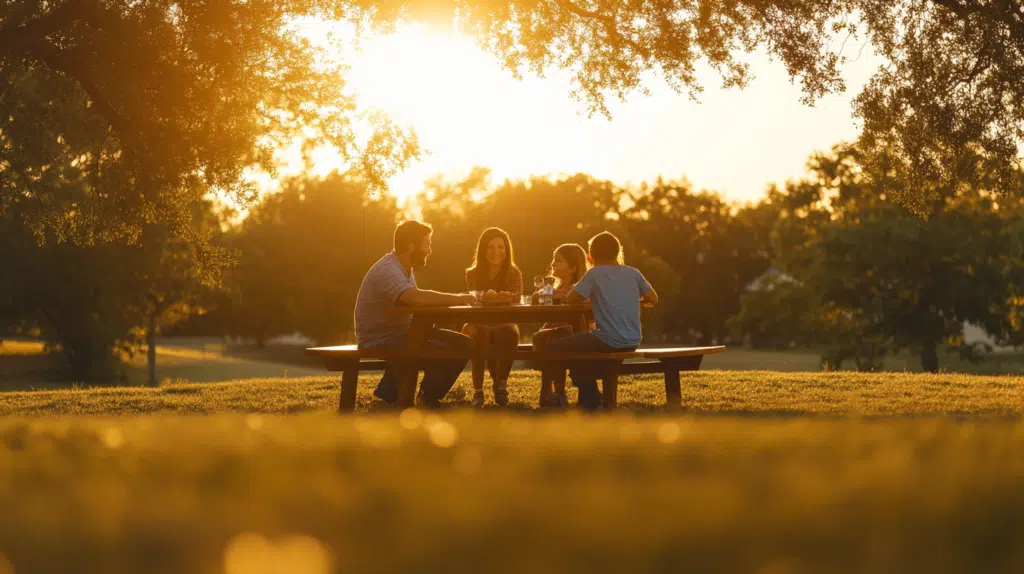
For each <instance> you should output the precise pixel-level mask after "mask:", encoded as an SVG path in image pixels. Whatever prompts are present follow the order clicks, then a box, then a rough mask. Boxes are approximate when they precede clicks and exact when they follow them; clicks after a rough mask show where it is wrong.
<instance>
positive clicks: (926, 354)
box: [921, 341, 939, 373]
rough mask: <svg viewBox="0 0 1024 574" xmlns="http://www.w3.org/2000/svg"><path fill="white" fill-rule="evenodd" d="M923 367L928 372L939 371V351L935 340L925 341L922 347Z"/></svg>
mask: <svg viewBox="0 0 1024 574" xmlns="http://www.w3.org/2000/svg"><path fill="white" fill-rule="evenodd" d="M921 368H922V369H924V370H925V372H928V373H937V372H939V352H938V345H937V344H936V343H935V341H925V343H924V346H923V347H922V348H921Z"/></svg>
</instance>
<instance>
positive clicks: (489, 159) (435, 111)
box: [346, 24, 577, 197]
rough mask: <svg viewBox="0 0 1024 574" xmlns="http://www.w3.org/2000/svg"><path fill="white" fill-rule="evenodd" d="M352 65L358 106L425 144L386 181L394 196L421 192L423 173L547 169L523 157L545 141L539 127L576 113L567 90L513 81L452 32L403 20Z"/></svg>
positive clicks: (365, 44) (364, 46) (365, 45)
mask: <svg viewBox="0 0 1024 574" xmlns="http://www.w3.org/2000/svg"><path fill="white" fill-rule="evenodd" d="M349 65H350V70H349V73H348V74H347V76H346V81H347V82H348V83H349V85H350V87H351V88H352V90H353V91H354V92H355V94H356V97H357V100H358V102H359V105H360V106H361V107H365V108H368V109H369V108H374V109H379V110H382V111H384V112H385V113H386V114H387V115H388V116H389V117H391V119H392V120H394V121H396V122H397V123H398V124H400V125H403V126H407V127H411V128H412V129H413V130H415V132H416V134H417V136H418V137H419V140H420V144H421V145H422V147H423V148H424V151H425V156H424V157H423V159H422V160H421V161H420V162H418V163H417V164H415V165H413V166H411V167H410V168H409V169H408V170H406V171H405V172H404V173H403V174H401V175H400V176H398V177H396V178H394V179H393V180H392V181H391V182H390V184H391V186H390V187H391V192H392V193H394V194H395V195H396V196H399V197H402V196H409V195H412V194H415V193H416V192H418V191H419V190H420V189H421V188H422V184H423V180H424V179H425V178H426V177H429V176H431V175H434V174H437V173H444V174H459V173H460V172H465V171H467V170H468V169H469V168H471V167H472V166H476V165H479V166H485V167H488V168H490V169H491V170H492V172H493V173H494V174H495V176H496V177H506V176H508V177H519V176H521V175H523V174H528V173H537V172H539V171H543V170H544V169H545V167H547V168H548V171H550V168H551V167H552V166H543V165H537V164H536V162H535V161H527V159H526V158H527V157H535V156H536V155H537V154H536V153H535V152H536V151H537V148H538V147H543V145H545V144H544V143H543V136H542V134H541V133H538V130H541V129H542V128H543V127H547V128H551V127H556V128H557V124H558V123H559V122H563V123H564V122H565V120H566V118H568V119H569V120H570V121H571V120H572V119H573V118H576V117H577V115H576V113H575V111H576V110H574V109H573V108H572V105H571V102H569V101H568V99H567V98H565V96H564V92H562V93H558V92H553V91H552V90H553V88H554V86H550V85H545V83H544V82H543V81H542V80H540V79H539V78H533V79H528V80H519V79H516V78H515V77H514V76H513V75H512V73H511V72H510V71H508V70H505V69H502V68H501V66H500V65H499V64H498V61H497V59H496V58H495V57H494V56H493V55H492V54H488V53H486V52H484V51H483V50H482V49H481V48H480V47H479V46H478V45H477V44H476V42H475V41H474V39H473V38H472V37H470V36H467V35H465V34H461V33H459V32H457V31H454V30H453V31H443V32H442V31H437V30H434V29H431V28H429V27H428V26H426V25H421V24H406V25H402V26H399V27H398V28H397V30H396V31H395V33H393V34H388V35H380V36H374V37H371V38H368V39H365V40H363V41H361V42H360V47H359V51H358V53H356V54H354V56H353V57H352V58H351V59H350V63H349ZM553 104H554V105H553ZM527 150H530V151H531V152H532V153H529V154H526V153H524V152H526V151H527ZM564 154H565V150H564V149H563V150H562V151H561V155H564Z"/></svg>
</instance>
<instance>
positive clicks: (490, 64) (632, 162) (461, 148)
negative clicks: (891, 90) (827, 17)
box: [303, 25, 881, 200]
mask: <svg viewBox="0 0 1024 574" xmlns="http://www.w3.org/2000/svg"><path fill="white" fill-rule="evenodd" d="M303 28H305V29H306V30H307V33H311V34H312V35H316V34H318V33H322V31H321V30H318V29H317V26H316V25H312V26H311V27H310V26H304V27H303ZM863 42H864V40H863V39H861V40H859V41H853V40H851V41H849V42H848V43H847V45H846V46H845V48H844V54H845V55H846V56H847V57H848V59H849V60H851V61H850V62H847V63H846V65H845V67H844V68H843V77H844V79H845V80H846V82H847V90H846V92H845V93H842V94H837V95H833V96H828V97H826V98H824V99H822V100H820V101H819V102H817V104H816V106H815V107H807V106H804V105H803V104H801V103H800V96H801V92H800V88H799V86H798V85H795V84H792V83H791V82H790V80H789V78H788V76H787V74H786V70H785V67H784V66H783V64H782V63H781V62H777V61H776V62H771V61H770V60H769V59H768V57H767V56H766V55H764V54H755V55H753V56H751V57H750V58H749V60H748V61H749V62H750V63H751V69H752V71H753V73H754V75H755V79H754V80H753V81H752V82H751V84H750V85H749V86H748V87H747V88H745V89H743V90H738V89H731V90H722V89H719V87H718V86H719V85H720V83H721V82H720V79H719V78H718V76H717V74H716V73H715V72H714V71H712V70H710V69H709V70H705V71H704V72H702V73H701V74H699V75H698V77H699V78H700V79H701V81H702V82H703V84H704V87H705V91H704V93H703V94H701V96H700V103H696V102H692V101H690V99H689V98H688V97H687V96H686V95H685V94H677V93H675V92H673V91H672V90H671V89H670V88H669V87H668V86H667V85H665V83H664V82H663V81H662V80H660V79H658V78H654V77H652V78H651V81H650V82H648V84H647V85H648V88H649V89H650V90H651V92H652V94H651V95H650V96H644V95H641V94H635V95H633V96H631V97H630V98H629V100H628V101H626V102H620V101H618V100H615V101H610V102H609V108H610V109H611V112H612V119H611V120H610V121H609V120H607V119H606V118H604V117H603V116H594V117H592V118H588V117H586V113H585V112H586V109H585V106H584V105H583V104H582V103H579V102H576V101H575V100H573V99H572V98H571V97H570V96H569V93H570V91H571V86H570V84H569V82H568V80H567V78H566V75H564V74H562V73H560V72H555V73H552V74H550V75H549V76H547V77H545V78H538V77H533V76H527V77H525V78H524V79H523V80H521V81H520V80H516V79H515V78H514V77H513V76H512V74H511V73H509V72H507V71H505V70H503V69H501V67H500V66H499V65H498V62H497V60H496V59H495V58H494V57H493V56H491V55H489V54H487V53H485V52H483V51H482V50H480V49H479V48H478V47H477V46H476V45H475V44H474V41H473V39H472V38H471V37H468V36H465V35H461V34H459V33H457V32H454V31H449V32H441V31H436V30H433V29H428V28H426V27H424V26H419V25H408V26H403V27H400V28H399V30H398V32H397V33H396V34H394V35H389V36H376V37H371V38H367V39H364V40H362V42H361V45H360V51H359V52H358V53H355V54H353V55H352V56H351V57H348V58H346V60H347V61H348V62H349V63H350V65H351V70H350V71H349V73H348V74H347V75H346V78H347V80H348V81H349V82H350V83H351V84H350V85H351V86H352V88H353V89H354V90H356V92H357V94H359V97H360V103H361V105H366V106H372V107H376V108H380V109H382V110H383V111H385V112H387V113H388V114H389V115H390V116H391V117H392V118H394V119H395V120H396V121H398V122H399V123H401V124H403V125H408V126H412V127H413V128H414V129H415V130H416V132H417V134H418V136H419V138H420V143H421V145H422V147H423V148H424V149H425V151H426V152H427V154H426V155H424V157H423V158H422V159H421V160H420V161H418V162H417V163H416V164H415V165H413V166H412V167H410V168H409V169H408V170H406V172H404V173H403V174H402V175H400V176H398V177H396V178H394V179H393V180H392V181H391V190H392V192H393V193H395V194H396V195H398V196H407V195H411V194H414V193H416V192H417V191H419V190H420V189H421V188H422V184H423V181H424V179H426V178H427V177H430V176H432V175H434V174H438V173H441V174H444V175H445V176H446V177H448V178H452V179H455V178H458V177H460V176H462V175H465V174H466V173H468V171H469V170H470V168H472V167H473V166H484V167H489V168H491V170H492V172H493V180H494V181H495V182H500V181H502V180H504V179H505V178H512V179H519V178H526V177H528V176H530V175H553V176H558V175H562V174H572V173H577V172H585V173H588V174H591V175H593V176H596V177H598V178H601V179H609V180H611V181H614V182H616V183H618V184H630V183H632V184H638V183H640V182H642V181H653V180H654V179H655V178H657V177H658V176H663V177H664V178H666V179H679V178H681V177H685V178H687V179H689V180H690V181H691V182H692V183H693V184H694V186H695V187H697V188H698V189H701V188H703V189H709V190H715V191H719V192H721V193H722V194H723V195H724V196H725V197H727V198H729V199H735V200H756V199H757V198H759V197H760V196H761V195H762V194H763V192H764V189H765V187H766V185H767V184H768V183H770V182H775V183H779V184H782V183H784V182H785V181H786V180H787V179H795V178H798V177H800V176H802V175H803V174H804V172H805V163H806V161H807V158H808V156H809V155H810V154H811V153H812V152H814V151H816V150H828V149H829V148H830V147H831V146H832V145H833V144H835V143H837V142H839V141H841V140H844V139H846V140H849V139H852V138H853V137H855V135H856V133H857V125H856V124H855V122H854V120H853V117H852V108H851V101H852V98H853V97H855V96H856V95H857V94H858V93H859V92H860V90H861V87H862V86H863V85H864V83H865V81H867V80H868V79H869V78H870V76H871V75H872V74H873V73H874V71H875V70H876V69H877V67H878V65H879V64H880V62H881V60H880V59H879V58H878V57H877V56H875V54H874V53H873V51H872V49H871V47H870V46H866V47H865V48H864V49H863V50H861V45H862V44H863ZM858 52H860V55H859V57H858ZM329 163H330V162H329V161H324V162H322V163H321V167H322V168H325V167H326V166H327V165H328V164H329Z"/></svg>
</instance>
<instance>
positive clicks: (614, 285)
mask: <svg viewBox="0 0 1024 574" xmlns="http://www.w3.org/2000/svg"><path fill="white" fill-rule="evenodd" d="M589 248H590V254H589V255H588V256H587V259H588V260H589V261H590V263H591V265H593V267H591V268H590V270H589V271H587V273H586V275H584V276H583V278H582V279H580V280H579V282H578V283H576V286H575V287H574V288H573V290H572V292H570V293H569V295H568V296H567V297H566V299H565V302H566V303H568V304H573V303H582V302H583V300H584V299H590V301H591V304H592V305H593V308H594V322H595V323H596V324H597V329H595V330H593V331H590V332H588V333H577V334H575V335H571V336H568V337H564V338H562V339H555V340H554V341H551V342H550V343H548V344H547V346H546V347H545V350H547V351H552V352H563V353H572V352H605V353H612V352H621V351H635V350H636V348H637V347H639V346H640V340H641V339H642V333H641V330H640V303H641V302H643V303H647V304H649V305H655V304H657V302H658V294H657V293H656V292H655V291H654V288H653V287H651V284H650V283H648V282H647V279H645V278H644V276H643V274H641V273H640V272H639V271H637V270H636V269H634V268H633V267H630V266H628V265H624V264H623V263H622V244H621V243H619V239H618V238H617V237H615V236H614V235H612V234H611V233H608V232H607V231H605V232H603V233H599V234H597V235H595V236H594V237H593V238H591V240H590V243H589ZM569 375H570V376H571V377H572V382H573V384H574V385H576V387H578V388H579V405H580V406H581V407H583V408H585V409H590V410H593V409H597V408H598V407H600V406H601V392H600V391H599V390H598V388H597V379H598V372H597V371H596V370H595V369H593V368H588V365H586V364H574V365H570V369H569Z"/></svg>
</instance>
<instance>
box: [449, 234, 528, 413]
mask: <svg viewBox="0 0 1024 574" xmlns="http://www.w3.org/2000/svg"><path fill="white" fill-rule="evenodd" d="M466 288H467V289H468V290H469V291H490V290H493V291H495V292H498V293H501V292H504V293H509V294H511V300H512V301H519V297H521V296H522V294H523V274H522V273H521V272H520V271H519V268H518V267H516V264H515V260H514V258H513V254H512V241H511V240H509V237H508V233H505V231H504V230H502V229H499V228H497V227H491V228H488V229H485V230H484V232H483V233H481V234H480V240H479V241H477V245H476V253H474V254H473V265H472V266H471V267H470V268H469V269H466ZM462 332H463V333H464V334H466V335H468V336H470V337H472V338H473V341H474V342H475V343H476V347H477V350H478V353H477V355H478V356H479V355H480V354H482V352H483V351H484V349H486V347H487V346H488V345H494V346H495V347H496V348H497V349H498V350H499V351H505V352H506V354H511V352H513V351H514V350H515V349H516V347H517V346H518V345H519V326H518V325H516V324H514V323H505V324H501V325H477V324H471V323H470V324H467V325H465V326H464V327H463V328H462ZM484 367H485V365H484V363H483V361H481V360H479V359H477V358H474V359H472V368H473V403H472V404H473V406H475V407H482V406H483V404H484ZM486 367H487V370H489V371H490V372H491V380H492V381H493V384H494V387H493V388H494V402H495V403H496V404H498V405H500V406H504V405H507V404H508V375H509V373H510V372H511V371H512V361H510V360H498V361H487V365H486Z"/></svg>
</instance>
